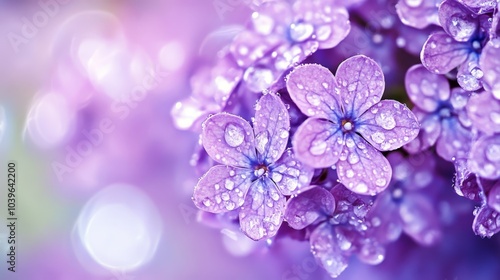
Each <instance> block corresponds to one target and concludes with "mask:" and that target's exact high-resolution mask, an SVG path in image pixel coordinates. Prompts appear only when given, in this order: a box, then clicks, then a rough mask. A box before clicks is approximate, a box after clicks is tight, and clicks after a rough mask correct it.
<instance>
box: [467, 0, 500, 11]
mask: <svg viewBox="0 0 500 280" xmlns="http://www.w3.org/2000/svg"><path fill="white" fill-rule="evenodd" d="M457 2H460V3H462V4H464V5H465V6H467V7H468V8H469V9H470V10H471V11H473V12H474V13H476V14H484V13H488V12H491V11H492V10H493V9H495V7H496V5H497V1H496V0H457Z"/></svg>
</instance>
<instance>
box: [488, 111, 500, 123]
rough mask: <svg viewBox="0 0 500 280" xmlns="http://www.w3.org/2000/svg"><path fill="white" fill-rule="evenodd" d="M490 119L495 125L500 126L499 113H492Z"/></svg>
mask: <svg viewBox="0 0 500 280" xmlns="http://www.w3.org/2000/svg"><path fill="white" fill-rule="evenodd" d="M490 119H491V121H493V122H494V123H495V124H500V113H498V112H491V113H490Z"/></svg>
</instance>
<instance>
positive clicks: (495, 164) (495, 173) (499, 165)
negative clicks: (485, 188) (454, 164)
mask: <svg viewBox="0 0 500 280" xmlns="http://www.w3.org/2000/svg"><path fill="white" fill-rule="evenodd" d="M469 168H470V170H471V172H475V173H477V174H478V175H479V176H480V177H483V178H486V179H497V178H499V177H500V137H499V135H498V134H495V135H493V136H489V137H482V138H480V139H479V140H478V141H477V142H475V143H474V145H473V146H472V149H471V151H470V156H469Z"/></svg>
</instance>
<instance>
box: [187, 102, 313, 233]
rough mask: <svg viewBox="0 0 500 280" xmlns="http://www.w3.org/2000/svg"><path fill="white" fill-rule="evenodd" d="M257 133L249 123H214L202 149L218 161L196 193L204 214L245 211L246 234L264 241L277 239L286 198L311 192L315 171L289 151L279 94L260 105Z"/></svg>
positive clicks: (233, 119)
mask: <svg viewBox="0 0 500 280" xmlns="http://www.w3.org/2000/svg"><path fill="white" fill-rule="evenodd" d="M255 110H256V115H255V120H254V124H253V131H252V127H251V126H250V124H249V123H248V122H247V121H245V120H244V119H242V118H240V117H238V116H235V115H231V114H227V113H219V114H216V115H213V116H212V117H210V118H208V119H207V120H206V121H205V123H204V125H203V131H202V138H201V139H202V143H203V147H204V148H205V150H206V151H207V153H208V154H209V155H210V157H212V158H213V159H214V160H215V161H217V162H219V163H222V164H224V165H216V166H214V167H212V168H211V169H210V170H209V171H208V172H207V173H206V174H205V175H204V176H203V177H202V178H201V179H200V181H199V182H198V184H197V185H196V187H195V190H194V195H193V200H194V202H195V204H196V206H197V207H198V208H200V209H202V210H206V211H209V212H213V213H221V212H227V211H231V210H234V209H236V208H239V207H241V208H240V212H239V219H240V226H241V229H242V231H243V232H244V233H245V234H246V235H247V236H248V237H250V238H252V239H254V240H259V239H262V238H265V237H272V236H274V235H276V233H277V231H278V229H279V227H280V225H281V223H282V221H283V212H284V208H285V197H284V195H292V194H296V193H298V192H299V191H300V190H301V188H303V187H305V186H308V184H309V182H310V180H311V178H312V175H313V170H312V169H311V168H309V167H307V166H304V165H302V164H301V163H300V162H299V161H297V160H296V159H295V158H294V155H293V153H292V151H291V150H290V149H288V150H287V149H286V146H287V142H288V136H289V129H290V120H289V116H288V112H287V110H286V108H285V105H284V104H283V102H282V101H281V99H280V98H279V97H278V96H276V95H274V94H271V93H270V94H267V95H264V96H263V97H262V98H261V99H260V100H259V101H258V103H257V105H256V108H255Z"/></svg>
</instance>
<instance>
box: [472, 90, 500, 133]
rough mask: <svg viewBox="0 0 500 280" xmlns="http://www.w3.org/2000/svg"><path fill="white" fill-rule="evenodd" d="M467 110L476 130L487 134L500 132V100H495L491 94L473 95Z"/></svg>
mask: <svg viewBox="0 0 500 280" xmlns="http://www.w3.org/2000/svg"><path fill="white" fill-rule="evenodd" d="M466 108H467V114H468V116H469V118H470V119H471V120H472V124H473V125H474V127H475V128H477V129H478V130H480V131H482V132H484V133H486V134H493V133H495V132H500V100H498V99H495V98H493V96H492V95H491V93H489V92H483V93H480V94H475V95H473V96H472V97H471V98H470V99H469V102H468V103H467V107H466Z"/></svg>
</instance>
